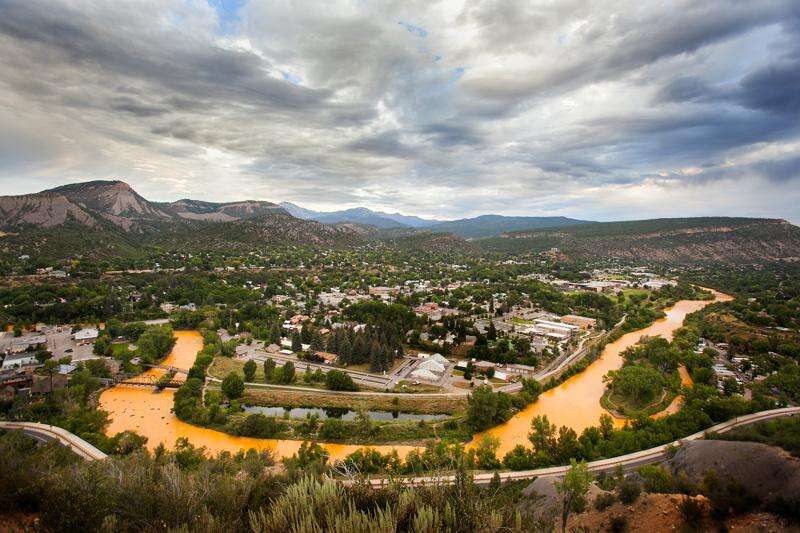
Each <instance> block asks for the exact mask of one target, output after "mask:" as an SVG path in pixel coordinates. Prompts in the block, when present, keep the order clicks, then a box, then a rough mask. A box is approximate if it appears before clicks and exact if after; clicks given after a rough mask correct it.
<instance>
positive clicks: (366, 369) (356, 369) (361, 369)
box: [341, 359, 405, 374]
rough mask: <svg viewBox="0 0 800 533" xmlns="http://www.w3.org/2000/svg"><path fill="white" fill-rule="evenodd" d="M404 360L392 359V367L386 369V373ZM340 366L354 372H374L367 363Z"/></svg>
mask: <svg viewBox="0 0 800 533" xmlns="http://www.w3.org/2000/svg"><path fill="white" fill-rule="evenodd" d="M404 362H405V360H404V359H395V361H394V364H393V365H392V368H391V370H388V371H387V372H386V373H387V374H390V373H391V372H392V371H394V370H395V369H396V368H398V367H399V366H400V365H402V364H403V363H404ZM341 368H343V369H346V370H352V371H354V372H369V373H374V372H372V371H371V370H370V369H369V363H361V364H360V365H346V366H342V367H341Z"/></svg>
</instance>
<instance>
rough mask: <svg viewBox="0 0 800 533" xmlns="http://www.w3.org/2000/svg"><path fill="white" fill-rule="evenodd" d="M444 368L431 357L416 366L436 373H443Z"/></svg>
mask: <svg viewBox="0 0 800 533" xmlns="http://www.w3.org/2000/svg"><path fill="white" fill-rule="evenodd" d="M445 368H446V367H445V366H444V365H443V364H442V363H440V362H439V361H435V360H434V359H431V358H428V359H425V360H424V361H422V362H421V363H420V364H419V365H418V366H417V370H428V371H430V372H434V373H436V374H444V371H445Z"/></svg>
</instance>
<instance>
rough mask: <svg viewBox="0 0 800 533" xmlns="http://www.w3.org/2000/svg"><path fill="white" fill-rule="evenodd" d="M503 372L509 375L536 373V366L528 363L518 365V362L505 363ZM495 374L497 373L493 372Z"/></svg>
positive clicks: (530, 374)
mask: <svg viewBox="0 0 800 533" xmlns="http://www.w3.org/2000/svg"><path fill="white" fill-rule="evenodd" d="M504 370H505V372H506V373H508V374H509V375H511V376H522V377H525V376H532V375H533V374H535V373H536V367H533V366H530V365H519V364H511V363H509V364H507V365H506V366H505V369H504ZM495 375H497V374H495Z"/></svg>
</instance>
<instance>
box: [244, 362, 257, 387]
mask: <svg viewBox="0 0 800 533" xmlns="http://www.w3.org/2000/svg"><path fill="white" fill-rule="evenodd" d="M255 377H256V362H255V361H253V360H252V359H248V360H247V362H246V363H245V364H244V380H245V381H247V382H249V383H252V381H253V378H255Z"/></svg>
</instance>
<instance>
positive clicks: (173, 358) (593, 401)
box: [100, 293, 728, 458]
mask: <svg viewBox="0 0 800 533" xmlns="http://www.w3.org/2000/svg"><path fill="white" fill-rule="evenodd" d="M716 296H717V300H725V299H728V297H727V296H725V295H722V294H719V293H717V294H716ZM708 303H709V302H704V301H681V302H678V303H677V304H676V305H675V306H674V307H672V308H670V309H669V310H668V311H667V312H666V314H667V316H666V318H663V319H661V320H659V321H657V322H656V323H654V324H653V325H651V326H649V327H647V328H644V329H642V330H639V331H636V332H633V333H628V334H626V335H624V336H622V337H620V338H619V339H618V340H616V341H615V342H613V343H610V344H608V345H607V346H606V348H605V349H604V350H603V353H602V354H601V356H600V357H599V358H598V359H597V360H596V361H595V362H593V363H592V364H591V365H589V367H588V368H587V369H586V370H584V371H583V372H581V373H580V374H578V375H576V376H573V377H571V378H570V379H568V380H567V381H565V382H564V383H562V384H561V385H559V386H558V387H556V388H554V389H551V390H549V391H547V392H545V393H543V394H542V395H541V397H540V398H539V400H538V401H537V402H536V403H534V404H532V405H530V406H528V407H527V408H526V409H524V410H523V411H521V412H520V413H518V414H517V415H516V416H514V417H513V418H512V419H511V420H509V421H508V422H506V423H504V424H502V425H500V426H497V427H495V428H492V429H490V430H488V431H486V432H484V433H482V434H479V435H477V436H476V438H480V437H481V436H482V435H483V434H490V435H493V436H496V437H498V438H499V439H500V449H499V452H498V455H499V456H500V457H502V456H503V455H504V454H505V453H506V452H507V451H508V450H510V449H511V448H513V447H514V446H515V445H517V444H526V443H527V442H528V440H527V434H528V431H529V428H530V422H531V419H532V418H533V417H534V416H536V415H540V414H544V415H547V416H548V418H549V419H550V421H551V422H553V423H555V424H557V425H558V426H562V425H566V426H569V427H571V428H573V429H574V430H575V431H577V432H578V433H580V432H581V431H583V429H584V428H586V427H588V426H592V425H596V424H597V422H598V420H599V418H600V415H601V414H603V413H604V412H605V411H604V410H603V408H602V407H600V397H601V396H602V395H603V391H604V390H605V384H604V383H603V376H604V375H605V374H606V373H607V372H608V371H609V370H615V369H617V368H619V367H620V366H621V365H622V357H621V355H620V354H621V352H623V351H624V350H625V349H626V348H628V347H629V346H633V345H634V344H636V343H637V342H638V341H639V339H640V338H641V337H642V335H649V336H654V335H661V336H663V337H665V338H668V339H669V338H671V337H672V332H673V331H674V330H675V329H677V328H679V327H680V326H681V324H682V323H683V319H684V317H685V316H686V315H687V314H689V313H692V312H694V311H697V310H698V309H701V308H702V307H704V306H705V305H707V304H708ZM176 336H177V339H178V340H177V343H176V344H175V348H174V349H173V350H172V353H170V355H169V356H168V357H167V358H166V359H165V360H164V364H165V365H171V366H175V367H178V368H189V367H191V365H192V364H193V362H194V359H195V356H196V355H197V352H198V351H199V350H200V349H201V348H202V346H203V340H202V337H201V336H200V334H199V333H198V332H194V331H179V332H176ZM149 373H152V374H156V375H158V374H161V373H162V371H161V370H158V369H153V370H151V371H149ZM681 377H682V379H686V378H688V374H686V375H685V376H684V374H683V373H682V374H681ZM173 394H174V391H173V390H171V389H166V390H164V391H161V392H154V391H153V390H151V389H149V388H142V387H129V386H124V385H121V386H116V387H114V388H112V389H109V390H107V391H105V392H103V394H102V395H101V396H100V407H101V408H102V409H104V410H106V411H108V412H109V414H110V418H111V423H110V424H109V427H108V429H107V430H106V432H107V434H109V435H113V434H115V433H117V432H120V431H124V430H133V431H136V432H137V433H139V434H141V435H144V436H145V437H147V439H148V442H147V446H148V447H149V448H150V449H153V448H155V447H156V446H158V445H159V444H161V443H163V444H164V445H165V446H168V447H171V446H173V445H174V443H175V440H176V439H177V438H179V437H186V438H187V439H189V441H190V442H191V443H192V444H194V445H195V446H205V447H206V448H207V449H208V450H209V451H211V452H220V451H224V450H226V451H230V452H236V451H238V450H240V449H242V448H255V449H259V450H262V449H271V450H273V451H274V452H275V453H276V454H277V455H278V456H280V457H284V456H290V455H292V454H294V453H295V452H296V451H297V449H298V448H299V447H300V441H296V440H277V439H254V438H247V437H235V436H232V435H228V434H226V433H221V432H219V431H214V430H211V429H206V428H200V427H196V426H193V425H190V424H187V423H185V422H181V421H180V420H178V419H177V418H176V417H175V416H174V415H173V414H172V412H171V409H172V399H173ZM680 401H681V400H680V399H679V398H676V399H675V401H674V402H673V403H672V404H671V405H670V406H669V407H668V408H667V409H666V410H665V412H662V413H659V415H657V416H663V414H668V412H675V411H677V410H678V409H680ZM617 423H618V424H619V425H621V424H622V423H623V421H621V420H619V421H617ZM473 442H474V441H473ZM323 446H324V447H325V448H326V449H327V450H328V452H329V453H330V454H331V457H332V458H343V457H344V456H346V455H347V454H349V453H351V452H353V451H355V450H356V449H358V448H359V447H361V446H359V445H356V444H324V445H323ZM372 448H374V449H376V450H379V451H381V452H382V453H386V452H388V451H390V450H392V449H395V450H397V452H398V453H399V454H400V456H401V457H403V456H405V455H406V454H407V453H408V452H409V451H410V450H412V449H414V448H415V447H414V446H392V445H383V446H372Z"/></svg>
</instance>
